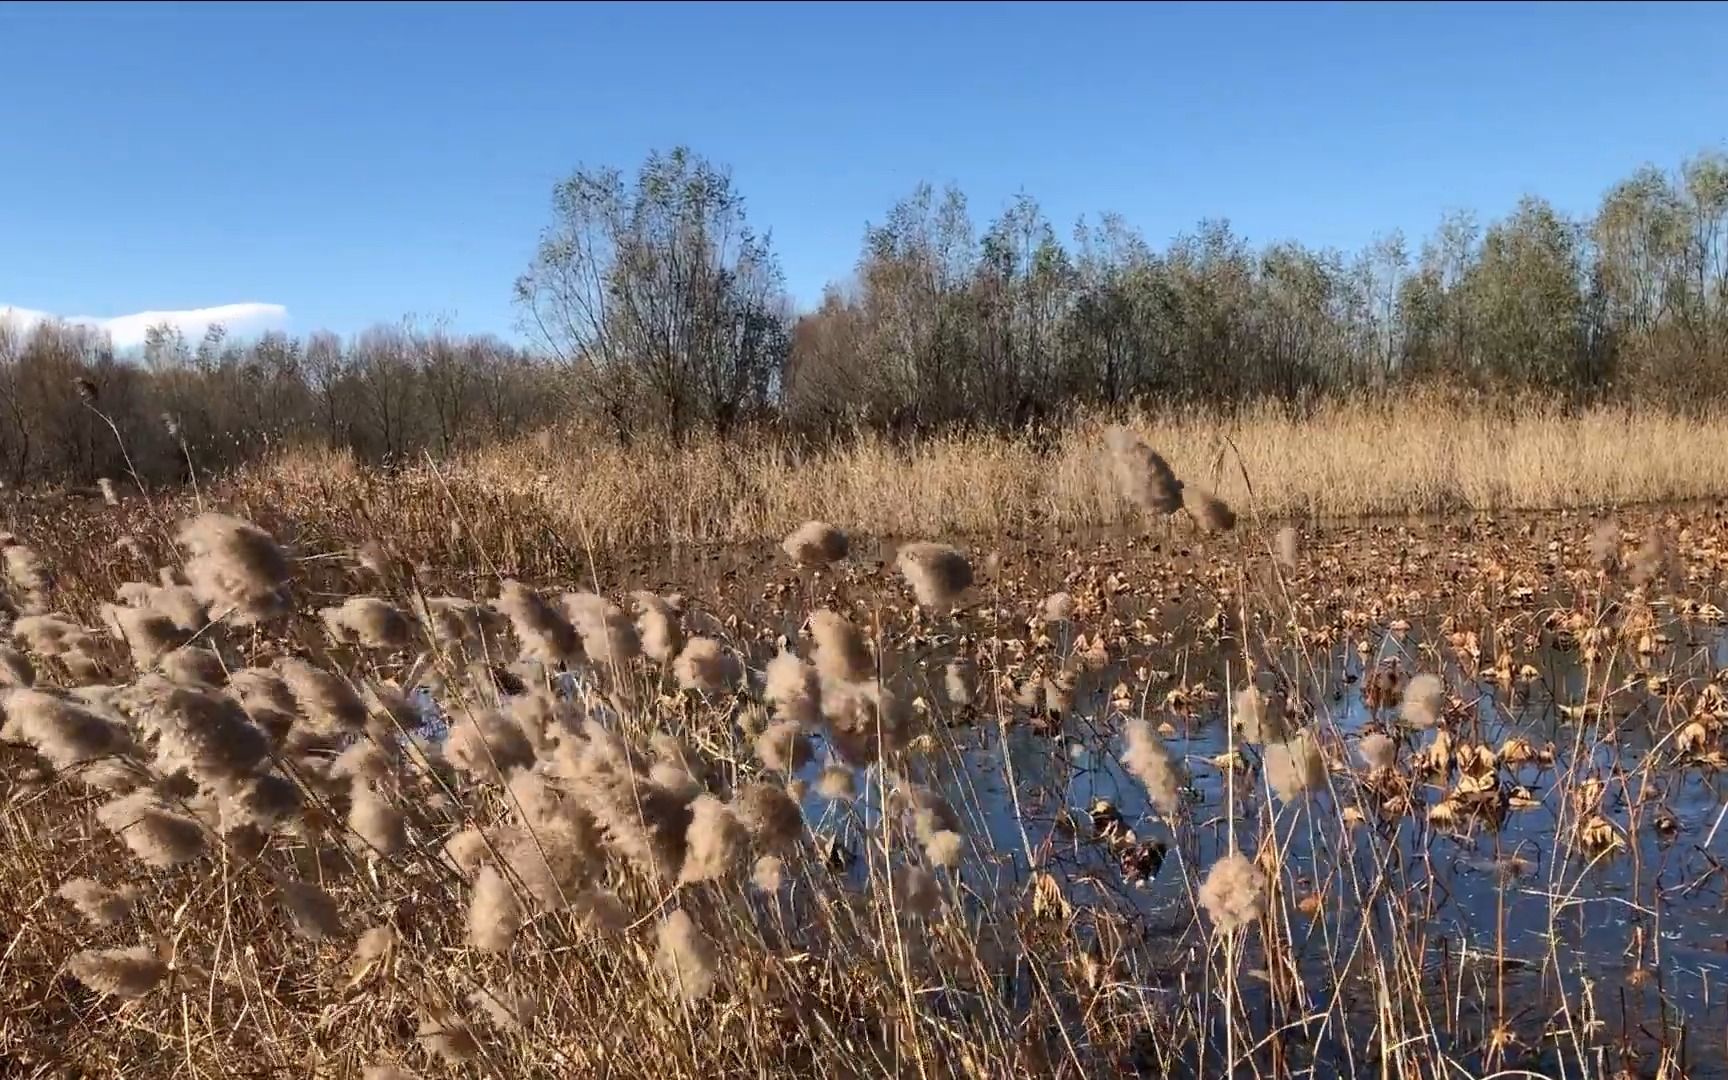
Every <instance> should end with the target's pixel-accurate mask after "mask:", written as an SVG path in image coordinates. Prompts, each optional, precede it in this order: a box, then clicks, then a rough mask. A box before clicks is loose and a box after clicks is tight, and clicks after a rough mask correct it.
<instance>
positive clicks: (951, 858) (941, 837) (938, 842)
mask: <svg viewBox="0 0 1728 1080" xmlns="http://www.w3.org/2000/svg"><path fill="white" fill-rule="evenodd" d="M965 850H966V840H965V838H964V837H962V836H961V835H960V834H959V833H957V832H955V831H954V830H952V829H938V830H937V831H936V832H933V833H931V834H930V839H928V840H926V841H924V856H925V858H927V859H929V860H930V865H931V866H940V867H942V868H943V869H946V870H952V869H954V868H955V867H957V866H959V865H960V859H961V856H962V855H963V854H964V852H965Z"/></svg>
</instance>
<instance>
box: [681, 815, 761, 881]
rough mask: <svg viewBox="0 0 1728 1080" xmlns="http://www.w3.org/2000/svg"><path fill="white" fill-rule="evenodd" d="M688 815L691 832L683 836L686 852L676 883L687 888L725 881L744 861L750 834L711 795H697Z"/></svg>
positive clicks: (736, 818)
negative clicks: (742, 859) (740, 860)
mask: <svg viewBox="0 0 1728 1080" xmlns="http://www.w3.org/2000/svg"><path fill="white" fill-rule="evenodd" d="M690 812H691V816H690V829H689V831H688V832H687V833H686V834H685V837H686V847H687V851H686V853H685V856H684V868H683V870H682V871H681V872H680V873H679V875H678V880H679V882H681V883H684V884H689V883H692V882H698V881H713V880H715V879H717V878H722V877H725V876H726V875H727V874H729V873H731V871H732V868H733V867H734V866H736V865H737V864H738V861H739V859H741V858H742V857H743V855H744V849H745V846H746V845H747V844H748V843H749V840H750V834H749V833H748V832H746V831H745V829H744V825H743V823H741V822H740V821H739V820H738V815H737V814H735V813H733V812H732V808H731V807H729V806H727V805H726V804H725V803H723V802H721V801H720V800H719V799H717V798H715V797H714V796H712V795H708V794H703V795H698V796H697V797H696V801H695V802H692V803H691V804H690Z"/></svg>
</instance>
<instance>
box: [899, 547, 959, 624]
mask: <svg viewBox="0 0 1728 1080" xmlns="http://www.w3.org/2000/svg"><path fill="white" fill-rule="evenodd" d="M894 563H895V565H896V566H898V567H899V568H900V574H901V576H902V577H904V578H905V579H906V582H907V584H909V585H911V586H912V592H913V595H915V596H916V597H917V598H918V602H919V603H920V604H922V605H924V606H925V607H927V608H942V607H951V606H953V605H954V604H955V602H957V601H958V600H959V599H960V594H961V593H963V592H965V591H966V590H967V589H969V588H971V587H972V564H971V563H970V562H967V561H966V556H964V555H962V554H960V552H958V551H956V550H955V549H954V548H951V547H949V546H948V545H947V544H937V543H932V542H930V541H921V542H919V543H916V544H907V545H905V546H904V547H902V548H901V549H900V553H899V554H898V555H896V556H895V558H894Z"/></svg>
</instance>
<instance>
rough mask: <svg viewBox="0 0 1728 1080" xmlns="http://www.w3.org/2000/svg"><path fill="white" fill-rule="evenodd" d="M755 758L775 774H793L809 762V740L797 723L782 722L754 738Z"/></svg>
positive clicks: (792, 721) (793, 721)
mask: <svg viewBox="0 0 1728 1080" xmlns="http://www.w3.org/2000/svg"><path fill="white" fill-rule="evenodd" d="M756 757H757V760H759V761H761V762H762V764H763V765H764V766H766V767H767V768H770V769H773V770H774V771H776V772H783V773H794V772H797V771H798V770H799V769H802V768H803V767H804V766H805V765H806V764H808V763H809V761H810V740H809V739H806V738H805V737H804V732H803V731H802V730H801V729H800V728H799V726H798V722H797V721H795V720H782V721H780V722H779V723H777V724H771V725H769V726H768V728H767V729H766V730H764V731H763V732H762V734H760V735H758V736H756Z"/></svg>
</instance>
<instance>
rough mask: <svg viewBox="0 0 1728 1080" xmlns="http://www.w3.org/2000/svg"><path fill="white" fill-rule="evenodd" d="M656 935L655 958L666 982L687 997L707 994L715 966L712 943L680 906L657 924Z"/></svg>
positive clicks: (698, 996)
mask: <svg viewBox="0 0 1728 1080" xmlns="http://www.w3.org/2000/svg"><path fill="white" fill-rule="evenodd" d="M656 936H657V938H658V941H659V950H658V952H657V953H656V955H655V962H656V964H657V965H658V966H659V968H660V974H661V977H662V978H664V979H665V980H666V984H667V986H668V987H669V988H670V989H671V990H672V991H673V992H674V993H676V994H679V995H680V996H682V997H683V998H685V999H686V1000H688V1001H696V1000H699V999H701V998H704V997H707V996H708V993H709V991H711V990H713V989H714V980H715V973H716V971H717V970H718V967H719V958H718V957H717V956H716V955H715V952H714V943H713V942H712V941H710V940H709V939H708V936H707V935H706V934H704V933H703V932H702V931H701V930H700V929H699V928H698V927H697V926H696V923H695V922H694V921H693V920H692V919H691V918H690V916H689V915H688V914H686V913H685V912H684V910H683V909H682V908H680V909H679V910H677V911H674V912H673V913H672V914H671V915H669V916H668V917H667V918H666V921H665V922H662V923H661V924H660V930H659V932H658V934H657V935H656Z"/></svg>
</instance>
